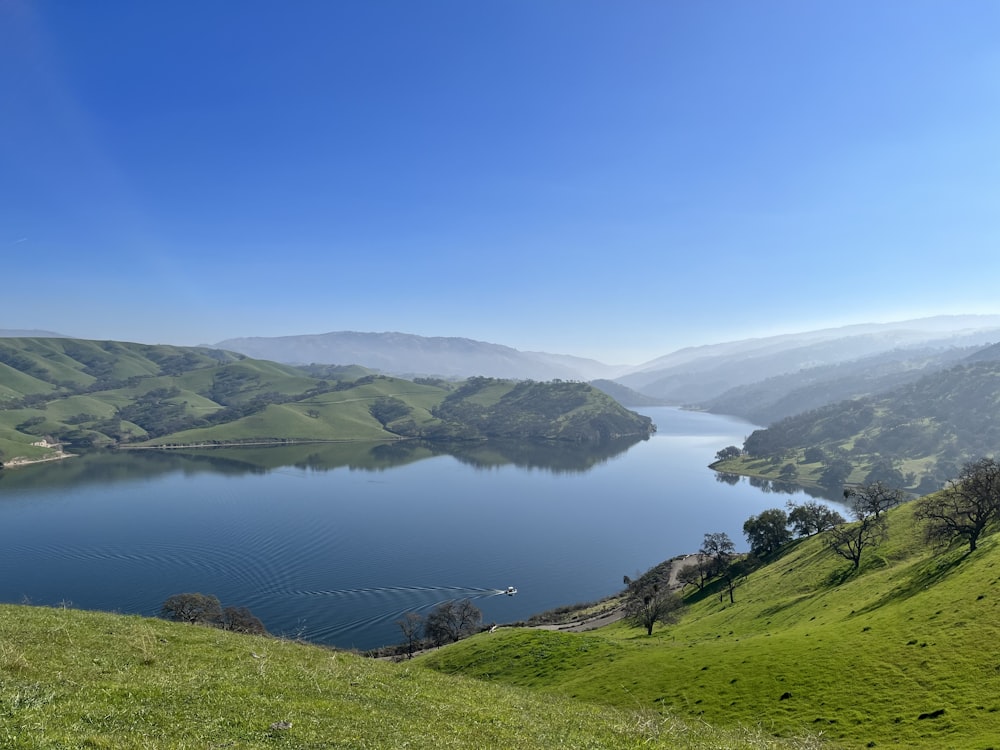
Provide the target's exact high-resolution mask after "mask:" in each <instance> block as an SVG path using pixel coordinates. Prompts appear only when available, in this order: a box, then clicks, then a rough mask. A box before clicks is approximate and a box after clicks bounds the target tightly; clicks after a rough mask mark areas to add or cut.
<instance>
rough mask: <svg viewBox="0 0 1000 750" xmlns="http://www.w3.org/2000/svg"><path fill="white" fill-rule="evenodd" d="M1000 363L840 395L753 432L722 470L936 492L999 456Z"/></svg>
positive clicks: (836, 484)
mask: <svg viewBox="0 0 1000 750" xmlns="http://www.w3.org/2000/svg"><path fill="white" fill-rule="evenodd" d="M998 416H1000V362H997V361H995V360H993V361H980V362H972V363H968V364H964V365H961V366H959V367H953V368H951V369H949V370H945V371H942V372H939V373H935V374H933V375H929V376H926V377H924V378H921V379H920V380H918V381H917V382H915V383H910V384H907V385H904V386H901V387H899V388H895V389H893V390H891V391H888V392H886V393H883V394H879V395H875V396H868V397H865V398H859V399H854V400H850V401H842V402H840V403H837V404H831V405H829V406H825V407H823V408H821V409H815V410H813V411H810V412H805V413H802V414H798V415H796V416H794V417H788V418H786V419H782V420H781V421H779V422H776V423H775V424H773V425H771V426H770V427H769V428H768V429H766V430H757V431H755V432H754V433H752V434H751V435H750V436H749V437H748V438H747V440H746V442H745V443H744V445H743V448H744V451H745V455H744V456H742V457H739V458H736V459H733V460H730V461H726V462H723V463H720V464H718V465H717V466H716V467H715V468H717V469H718V470H719V471H723V472H729V473H736V474H747V475H751V476H753V475H757V476H764V477H770V478H774V479H778V478H781V479H784V480H787V481H792V482H800V483H803V484H819V485H823V486H827V487H831V488H834V489H837V490H839V488H840V487H842V486H843V484H844V483H845V482H871V481H875V480H880V481H884V482H887V483H889V484H892V485H894V486H898V487H906V488H908V489H910V490H912V491H916V492H919V493H927V492H932V491H934V490H936V489H940V488H941V487H943V486H944V484H945V482H947V480H948V479H950V478H951V477H954V476H956V475H957V474H958V470H959V467H960V466H961V465H962V464H963V463H965V462H967V461H972V460H975V459H977V458H980V457H982V456H994V455H1000V419H998Z"/></svg>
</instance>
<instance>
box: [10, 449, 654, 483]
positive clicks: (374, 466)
mask: <svg viewBox="0 0 1000 750" xmlns="http://www.w3.org/2000/svg"><path fill="white" fill-rule="evenodd" d="M639 440H641V438H623V439H618V440H609V441H605V442H599V443H575V442H568V441H548V442H528V441H500V440H498V441H484V442H480V441H475V442H465V443H428V442H422V441H417V440H406V441H398V442H392V443H358V442H350V443H308V444H296V445H276V446H247V447H235V446H226V447H219V448H204V449H197V450H184V451H180V450H170V451H167V450H162V451H161V450H143V451H120V452H115V451H106V452H101V453H93V454H89V455H84V456H78V457H76V458H71V459H67V460H65V461H59V462H52V463H46V464H37V465H34V466H25V467H22V468H19V469H16V470H6V471H0V490H4V489H7V490H15V489H16V490H31V489H49V488H53V487H60V486H68V485H85V484H93V483H101V482H103V483H107V482H119V481H122V482H127V481H142V480H146V479H150V478H152V477H155V476H159V475H163V474H169V473H173V472H180V473H183V474H200V473H214V474H226V475H231V476H238V475H243V474H266V473H267V472H269V471H275V470H278V469H282V468H286V467H295V468H299V469H307V470H310V471H333V470H336V469H343V468H346V469H351V470H355V471H358V470H360V471H373V472H377V471H385V470H387V469H392V468H394V467H397V466H404V465H406V464H412V463H415V462H417V461H422V460H424V459H427V458H433V457H435V456H444V455H450V456H454V457H455V458H456V459H458V460H459V461H461V462H462V463H466V464H469V465H472V466H475V467H477V468H481V469H489V468H496V467H500V466H508V465H513V466H518V467H520V468H526V469H540V470H543V471H551V472H553V473H567V472H585V471H588V470H590V469H592V468H593V467H594V466H597V465H599V464H601V463H604V462H605V461H607V460H608V459H610V458H613V457H614V456H617V455H619V454H621V453H624V452H625V451H626V450H628V449H629V448H630V447H631V446H633V445H635V443H637V442H639Z"/></svg>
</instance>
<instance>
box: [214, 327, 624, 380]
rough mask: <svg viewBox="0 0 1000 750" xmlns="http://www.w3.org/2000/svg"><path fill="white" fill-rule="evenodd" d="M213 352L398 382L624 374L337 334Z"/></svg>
mask: <svg viewBox="0 0 1000 750" xmlns="http://www.w3.org/2000/svg"><path fill="white" fill-rule="evenodd" d="M213 346H215V347H217V348H219V349H226V350H228V351H233V352H239V353H240V354H245V355H247V356H248V357H253V358H254V359H267V360H271V361H274V362H284V363H286V364H294V365H308V364H338V365H351V364H356V365H363V366H364V367H371V368H373V369H376V370H379V371H381V372H384V373H388V374H392V375H399V376H402V377H413V376H428V377H439V378H466V377H472V376H475V375H483V376H487V377H493V378H518V379H530V380H557V379H558V380H594V379H596V378H614V377H616V376H617V375H621V374H622V373H624V372H626V371H627V370H628V368H627V367H624V366H619V367H616V366H613V365H606V364H603V363H601V362H598V361H597V360H593V359H584V358H583V357H573V356H570V355H565V354H547V353H545V352H522V351H519V350H517V349H513V348H511V347H509V346H502V345H500V344H490V343H487V342H485V341H475V340H473V339H466V338H455V337H444V336H433V337H426V336H415V335H413V334H409V333H395V332H387V333H360V332H356V331H336V332H332V333H321V334H315V335H305V336H277V337H253V338H239V339H227V340H225V341H220V342H219V343H217V344H214V345H213Z"/></svg>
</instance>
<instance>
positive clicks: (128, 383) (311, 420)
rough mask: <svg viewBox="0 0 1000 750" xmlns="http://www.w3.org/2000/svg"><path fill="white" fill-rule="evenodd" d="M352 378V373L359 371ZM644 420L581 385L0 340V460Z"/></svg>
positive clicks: (581, 429) (641, 424)
mask: <svg viewBox="0 0 1000 750" xmlns="http://www.w3.org/2000/svg"><path fill="white" fill-rule="evenodd" d="M359 373H362V374H359ZM651 429H652V428H651V423H650V422H649V420H648V419H647V418H645V417H640V416H639V415H637V414H634V413H632V412H629V411H627V410H625V409H624V408H623V407H622V406H621V405H619V404H618V403H616V402H614V401H613V400H612V399H610V398H608V397H607V396H606V395H605V394H603V393H601V392H599V391H597V390H596V389H594V388H591V387H590V386H587V385H584V384H581V383H523V382H515V381H505V380H494V379H489V378H471V379H470V380H469V381H467V382H466V383H463V384H451V383H447V382H445V381H436V380H421V381H420V382H411V381H408V380H403V379H401V378H390V377H384V376H381V375H376V374H374V373H372V372H370V371H365V370H363V368H358V367H356V366H350V367H338V366H310V367H307V368H298V367H292V366H288V365H281V364H278V363H275V362H264V361H259V360H251V359H247V358H246V357H243V356H241V355H236V354H231V353H228V352H221V351H216V350H211V349H201V348H185V347H168V346H148V345H144V344H128V343H122V342H115V341H81V340H77V339H30V338H25V339H0V459H2V460H4V461H10V460H11V459H16V458H18V457H23V458H31V459H34V458H41V457H45V456H47V455H48V456H51V455H54V454H55V450H53V449H50V448H46V447H44V446H36V445H33V443H36V442H39V441H41V440H42V439H44V438H51V439H52V441H54V442H59V443H61V444H63V445H64V446H65V447H66V449H67V450H69V451H71V452H73V451H76V452H79V451H83V450H88V449H90V448H94V447H102V446H108V445H129V444H136V443H138V444H141V445H146V446H164V445H174V446H176V445H195V444H202V443H211V444H216V443H245V442H259V441H272V442H275V441H324V440H325V441H341V440H393V439H399V438H401V437H409V438H413V437H417V438H428V439H434V440H442V439H481V438H486V437H514V436H516V437H532V438H545V439H555V440H596V439H602V438H608V437H615V436H618V435H629V436H636V435H638V436H646V435H648V434H649V432H650V431H651Z"/></svg>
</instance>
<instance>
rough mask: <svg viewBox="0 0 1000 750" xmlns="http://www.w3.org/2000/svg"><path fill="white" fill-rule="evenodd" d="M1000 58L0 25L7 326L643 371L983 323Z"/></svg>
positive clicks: (709, 25)
mask: <svg viewBox="0 0 1000 750" xmlns="http://www.w3.org/2000/svg"><path fill="white" fill-rule="evenodd" d="M998 32H1000V3H995V2H989V1H987V0H968V1H964V0H962V1H959V0H955V1H952V0H938V1H937V2H922V1H921V0H880V1H879V2H870V0H830V1H829V2H819V1H816V2H813V1H809V2H803V0H787V1H785V2H777V1H774V2H772V1H768V0H754V2H738V1H737V0H729V1H728V2H727V1H723V0H719V1H718V2H687V1H682V0H671V1H667V0H663V1H657V2H653V1H652V0H647V1H642V2H639V1H636V2H619V1H618V0H614V1H612V0H607V1H606V2H591V1H589V0H504V2H498V1H497V2H489V1H483V2H469V1H468V0H455V1H453V2H452V1H445V0H398V1H392V0H384V1H378V0H372V1H368V0H365V1H362V0H354V1H350V0H344V1H343V2H326V1H320V0H314V1H305V0H303V1H298V2H287V3H278V2H268V3H265V2H252V1H242V0H241V2H236V1H235V0H233V1H232V2H222V1H221V0H220V1H218V2H171V3H134V2H119V1H118V0H102V2H98V3H77V2H68V1H65V0H62V1H58V2H57V1H55V0H34V1H32V0H0V113H2V114H0V280H2V283H0V294H2V297H0V300H2V302H0V328H42V329H49V330H56V331H59V332H62V333H66V334H69V335H75V336H81V337H86V338H113V339H123V340H133V341H149V342H165V343H177V344H198V343H212V342H216V341H219V340H222V339H224V338H229V337H235V336H251V335H263V336H270V335H291V334H299V333H320V332H325V331H334V330H358V331H386V330H394V331H403V332H408V333H416V334H421V335H426V336H465V337H469V338H474V339H480V340H486V341H493V342H496V343H502V344H507V345H509V346H514V347H516V348H518V349H524V350H543V351H550V352H558V353H567V354H578V355H581V356H592V357H596V358H598V359H601V360H603V361H606V362H614V363H638V362H641V361H645V360H648V359H651V358H653V357H656V356H659V355H662V354H666V353H668V352H670V351H673V350H675V349H677V348H680V347H683V346H687V345H692V344H703V343H715V342H719V341H727V340H734V339H740V338H746V337H750V336H759V335H766V334H771V333H778V332H789V331H800V330H808V329H812V328H819V327H826V326H830V325H839V324H845V323H856V322H886V321H890V320H899V319H905V318H910V317H918V316H922V315H931V314H938V313H997V312H1000V295H998V282H1000V41H998V40H1000V33H998Z"/></svg>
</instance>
